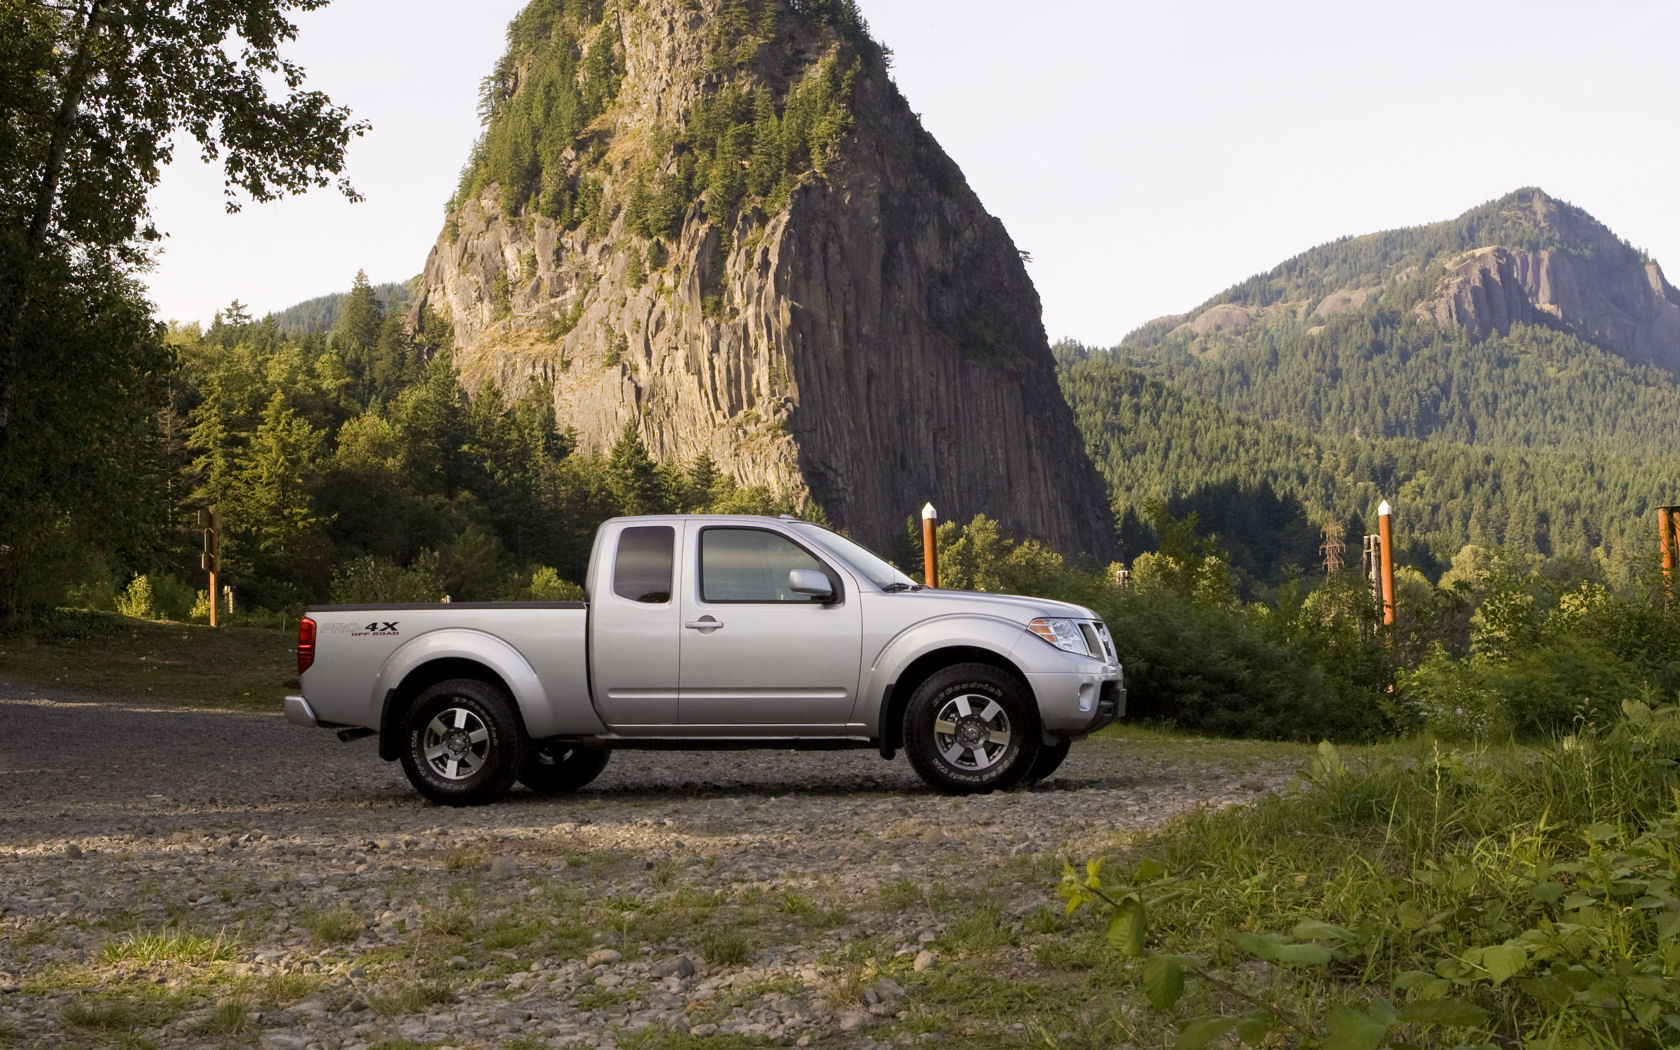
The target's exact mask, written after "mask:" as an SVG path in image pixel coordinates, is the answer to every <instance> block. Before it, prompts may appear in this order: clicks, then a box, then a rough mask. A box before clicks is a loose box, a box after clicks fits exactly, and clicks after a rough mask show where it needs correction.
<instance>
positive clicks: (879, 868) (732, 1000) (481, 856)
mask: <svg viewBox="0 0 1680 1050" xmlns="http://www.w3.org/2000/svg"><path fill="white" fill-rule="evenodd" d="M1175 751H1176V752H1177V753H1179V754H1180V755H1182V754H1183V753H1184V751H1183V749H1175ZM1288 774H1289V771H1288V770H1285V769H1272V768H1266V769H1259V770H1256V769H1253V768H1243V769H1230V768H1226V767H1224V766H1223V765H1221V764H1220V763H1218V762H1214V761H1195V760H1191V759H1186V758H1182V757H1179V758H1176V759H1166V758H1161V757H1158V756H1154V755H1151V754H1150V753H1149V752H1148V751H1146V750H1145V749H1144V748H1143V747H1141V746H1139V745H1136V744H1132V743H1128V742H1125V741H1114V740H1102V741H1089V742H1083V743H1080V744H1075V745H1074V748H1073V752H1072V754H1071V755H1070V757H1069V758H1068V760H1067V762H1066V763H1065V765H1064V766H1063V767H1062V769H1061V770H1060V771H1059V772H1058V773H1057V774H1056V775H1055V776H1053V777H1052V778H1051V779H1050V780H1049V781H1048V782H1047V783H1046V784H1044V785H1042V786H1040V787H1038V788H1035V789H1033V790H1030V791H1014V792H1008V793H1003V794H994V795H981V796H970V797H965V798H946V797H942V796H939V795H935V794H933V793H931V792H929V791H928V790H927V789H926V788H925V787H924V786H923V785H922V783H921V782H920V780H918V779H917V778H916V776H915V774H914V773H913V772H912V771H911V770H910V768H909V765H908V763H907V762H906V761H905V760H904V759H903V758H902V756H901V757H899V758H898V759H896V760H895V761H892V762H884V761H882V760H881V758H880V756H879V755H878V754H876V753H874V752H871V751H839V752H806V753H798V752H785V751H744V752H658V751H624V752H619V753H617V754H615V755H614V757H613V760H612V762H611V763H610V764H609V765H608V767H607V769H606V771H605V772H604V773H603V774H602V775H601V777H600V778H599V779H598V780H597V781H596V782H595V783H594V784H591V785H590V786H589V787H588V788H587V789H585V790H584V791H582V792H579V793H578V794H576V795H571V796H563V797H558V798H542V797H537V796H533V795H530V794H527V793H523V792H522V791H521V792H518V793H516V794H515V795H513V796H512V797H511V798H509V799H508V800H507V801H505V802H503V803H500V804H497V805H493V806H485V807H479V808H475V809H467V810H452V809H446V808H441V807H437V806H434V805H431V804H429V803H427V802H425V801H424V800H422V799H421V798H420V797H419V796H418V795H417V794H415V793H414V792H413V790H412V789H411V788H410V787H409V785H408V783H407V781H406V780H405V779H404V778H403V776H402V772H401V770H400V768H399V767H398V766H397V765H396V764H395V763H386V762H381V761H380V760H379V759H378V757H377V755H376V753H375V745H374V743H373V741H371V740H361V741H356V742H353V743H350V744H341V743H339V742H338V740H337V739H336V738H335V737H334V736H333V734H331V733H327V732H322V731H319V730H307V729H302V728H299V727H296V726H292V725H289V724H288V723H286V722H285V721H284V720H283V719H282V718H280V717H279V716H278V715H252V714H234V713H227V712H217V711H201V710H183V709H180V708H168V707H151V706H142V705H136V704H131V703H124V702H117V701H111V700H103V699H99V698H90V697H79V696H69V695H62V694H49V693H46V692H43V691H41V690H39V689H35V688H32V687H25V686H20V685H17V684H15V683H6V682H0V875H3V877H0V1046H5V1045H7V1044H8V1043H12V1044H16V1045H20V1046H22V1045H27V1046H42V1047H71V1046H89V1045H101V1044H107V1043H110V1042H112V1041H124V1042H126V1043H133V1042H134V1041H135V1040H142V1041H150V1042H152V1043H155V1044H156V1045H157V1046H158V1047H187V1046H195V1047H196V1046H204V1045H220V1044H223V1043H226V1044H229V1045H232V1044H234V1043H244V1044H246V1045H249V1044H251V1043H252V1042H254V1043H255V1044H256V1045H257V1046H259V1047H260V1048H269V1050H311V1048H321V1050H326V1048H341V1047H342V1048H356V1050H362V1048H368V1047H373V1046H376V1045H378V1044H380V1043H382V1042H388V1041H391V1040H409V1041H411V1042H412V1043H415V1044H421V1045H438V1046H454V1047H480V1046H484V1047H490V1046H500V1045H506V1044H507V1043H508V1042H509V1041H510V1040H515V1039H520V1040H523V1043H521V1044H519V1045H525V1046H529V1047H543V1046H551V1047H561V1046H572V1045H576V1046H588V1047H603V1048H610V1047H617V1046H620V1045H623V1043H624V1041H625V1040H626V1039H628V1036H627V1035H626V1033H634V1032H638V1031H640V1030H642V1029H649V1028H653V1029H668V1030H671V1031H672V1032H675V1033H678V1034H681V1033H686V1034H687V1035H689V1036H691V1037H696V1038H703V1037H705V1036H707V1035H712V1034H728V1033H734V1034H736V1035H739V1036H743V1037H747V1038H749V1039H758V1040H762V1041H764V1042H770V1043H777V1044H782V1045H796V1046H808V1045H812V1044H814V1043H815V1044H821V1045H823V1046H836V1047H847V1048H860V1050H861V1048H866V1047H872V1046H876V1045H882V1044H887V1043H892V1042H896V1041H906V1040H909V1039H910V1036H909V1035H908V1034H906V1033H903V1032H898V1031H897V1030H895V1029H894V1027H893V1025H894V1021H895V1020H902V1019H904V1018H905V1017H907V1016H909V1015H910V1012H911V1011H913V1010H914V1008H915V1003H914V998H915V997H914V994H913V993H912V992H907V991H906V989H905V987H904V985H903V984H902V983H900V982H901V981H904V982H907V983H910V984H912V985H913V984H914V982H913V981H910V980H909V978H910V975H912V974H914V975H922V974H924V973H925V972H926V971H928V970H934V969H937V968H938V967H939V966H941V965H942V964H943V963H942V960H941V958H940V953H941V948H942V943H941V938H942V936H943V934H944V933H945V930H944V929H943V924H944V921H945V918H944V916H943V915H942V914H941V910H940V909H939V908H937V907H935V906H934V905H933V904H932V903H922V904H918V903H917V901H916V900H915V899H914V898H915V897H916V894H917V893H918V892H921V893H925V894H928V895H929V900H930V901H931V899H932V898H931V895H932V894H933V892H934V890H938V891H939V892H940V893H943V894H946V895H947V896H950V895H952V894H955V895H958V896H961V895H962V894H964V893H966V892H969V891H973V892H974V893H975V894H977V895H984V894H991V895H992V896H991V897H988V898H987V899H997V898H999V897H1001V899H1002V900H1004V901H1005V903H1006V905H1007V907H1008V908H1009V914H1011V915H1012V916H1014V917H1016V918H1017V919H1018V918H1020V917H1023V916H1026V915H1028V914H1030V913H1031V912H1033V911H1035V910H1038V909H1041V908H1046V907H1051V908H1053V907H1055V906H1056V905H1057V904H1058V903H1059V902H1058V901H1057V900H1056V899H1055V897H1054V876H1053V874H1051V871H1052V867H1051V865H1052V863H1054V862H1055V861H1056V858H1064V857H1065V858H1068V859H1072V860H1075V861H1076V862H1077V861H1079V860H1082V859H1083V858H1084V857H1086V856H1090V855H1093V854H1096V853H1099V852H1102V851H1104V850H1105V849H1111V848H1112V846H1113V844H1114V842H1115V841H1116V838H1117V837H1119V836H1122V835H1124V834H1126V833H1128V832H1131V831H1134V830H1136V829H1139V828H1143V827H1148V826H1150V825H1153V824H1157V823H1159V822H1161V821H1163V820H1165V819H1167V818H1168V817H1170V816H1172V815H1174V814H1176V813H1180V812H1183V811H1185V810H1187V809H1190V808H1193V807H1196V806H1199V805H1204V804H1212V805H1224V804H1230V803H1237V802H1242V801H1246V800H1251V799H1253V798H1254V797H1255V795H1256V793H1257V792H1260V791H1265V790H1271V789H1275V788H1278V787H1280V786H1282V785H1283V784H1284V783H1285V782H1286V781H1287V779H1288ZM884 888H888V889H891V888H897V889H898V891H899V892H898V894H897V897H896V898H894V899H892V900H887V897H888V894H886V893H885V892H884ZM906 888H908V893H906V892H904V891H905V889H906ZM603 901H606V902H615V901H616V902H620V903H615V904H613V905H612V906H613V907H618V908H620V909H621V912H618V913H613V912H612V911H611V909H610V908H606V907H604V906H602V905H601V904H600V902H603ZM696 901H700V902H701V903H700V904H699V905H696V903H695V902H696ZM707 901H709V902H710V903H709V904H707V903H706V902H707ZM812 912H815V913H816V916H817V917H815V918H813V917H812V916H811V913H812ZM463 914H464V915H465V918H464V919H461V918H457V919H453V920H452V919H451V918H450V916H460V915H463ZM604 914H621V915H622V916H624V917H625V918H624V921H623V922H621V923H620V922H610V921H604V920H603V919H602V918H601V917H602V916H603V915H604ZM323 915H328V916H334V915H336V916H338V917H340V919H341V920H342V921H347V922H348V923H349V924H350V928H349V929H348V930H346V931H340V932H338V933H336V934H333V933H329V934H327V935H325V936H323V934H322V933H321V930H322V929H323V927H322V926H321V924H320V919H321V916H323ZM823 916H830V917H829V918H824V917H823ZM650 917H651V918H650ZM661 918H662V920H663V921H662V924H661V922H659V921H653V920H658V919H661ZM591 920H593V921H594V923H595V924H596V925H595V926H588V927H587V928H584V929H583V930H582V931H581V934H579V933H578V930H577V924H578V923H580V922H583V923H588V922H589V921H591ZM726 920H727V921H726ZM521 923H525V924H526V925H525V926H524V927H521V926H520V924H521ZM522 929H523V930H524V931H525V932H523V933H521V932H520V931H521V930H522ZM720 929H722V930H724V931H726V932H727V931H733V940H730V939H729V937H724V938H723V939H722V940H721V941H720V939H719V934H718V930H720ZM494 931H501V932H500V933H495V935H494V936H493V932H494ZM509 931H511V932H509ZM532 931H535V932H532ZM566 931H571V933H570V934H568V933H567V932H566ZM187 934H194V935H197V937H198V939H197V940H194V941H190V942H189V941H188V940H186V939H185V938H186V935H187ZM498 936H499V937H500V939H499V940H498V939H496V937H498ZM568 936H570V937H572V939H571V940H568V939H567V938H568ZM577 936H581V937H583V939H584V941H583V943H581V944H578V943H575V941H576V939H577ZM148 938H149V940H148ZM172 938H173V940H171V939H172ZM160 941H162V942H164V943H163V946H162V947H161V948H157V947H156V945H157V943H158V942H160ZM865 943H866V944H868V945H871V946H874V950H876V951H877V952H878V953H879V954H881V955H883V956H884V957H885V961H879V960H869V962H870V964H871V965H868V966H863V965H860V963H859V961H858V960H856V959H855V958H854V956H855V954H856V952H855V950H854V949H855V946H856V945H859V944H865ZM148 945H153V946H154V950H152V951H150V952H148V950H147V946H148ZM193 953H197V954H193ZM708 956H709V957H710V958H708ZM888 970H890V971H891V972H892V974H894V975H897V976H898V978H899V980H894V977H892V976H882V974H884V973H885V972H886V971H888ZM148 985H149V986H151V987H152V989H154V990H155V994H153V995H151V996H150V998H148V996H147V995H146V994H144V993H145V992H146V989H147V986H148ZM154 1001H155V1002H156V1003H161V1004H162V1005H161V1006H157V1007H155V1008H153V1009H152V1011H151V1012H147V1009H146V1008H144V1007H145V1004H146V1003H148V1002H154ZM113 1003H115V1004H119V1006H120V1004H128V1007H123V1008H121V1009H119V1008H118V1007H114V1006H112V1005H111V1004H113ZM136 1003H139V1004H141V1006H140V1007H134V1004H136ZM130 1007H132V1009H130V1012H129V1013H126V1014H125V1013H123V1012H122V1009H128V1008H130ZM630 1041H631V1042H634V1040H633V1039H631V1040H630Z"/></svg>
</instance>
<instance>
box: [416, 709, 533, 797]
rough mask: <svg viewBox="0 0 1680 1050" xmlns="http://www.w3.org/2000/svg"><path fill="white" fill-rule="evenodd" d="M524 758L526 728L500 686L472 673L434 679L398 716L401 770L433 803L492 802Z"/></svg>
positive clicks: (505, 790)
mask: <svg viewBox="0 0 1680 1050" xmlns="http://www.w3.org/2000/svg"><path fill="white" fill-rule="evenodd" d="M524 762H525V729H524V727H523V726H522V725H521V724H520V721H519V715H518V713H517V712H516V711H515V709H514V706H513V700H512V699H511V698H510V697H509V696H508V695H507V693H506V692H505V691H503V690H502V688H501V687H500V686H496V685H492V684H490V683H489V682H485V681H481V680H480V679H477V678H451V679H449V680H447V681H443V682H438V683H437V684H436V685H433V686H430V687H429V688H427V689H426V690H425V691H424V692H422V693H421V694H420V695H419V696H418V697H416V698H415V701H414V703H413V704H411V705H409V708H408V711H407V713H406V714H405V715H404V716H403V746H402V766H403V772H404V773H406V774H408V780H409V783H411V784H413V785H414V787H415V789H416V790H417V791H419V792H420V793H421V794H422V795H425V796H426V797H427V798H429V799H431V800H432V801H433V802H439V803H442V804H443V805H446V806H477V805H481V804H483V803H485V802H494V801H496V800H497V799H499V798H501V797H502V796H503V795H505V794H507V790H508V788H509V787H510V786H512V784H513V779H514V777H515V776H516V775H517V774H518V773H519V771H520V769H521V768H522V767H523V766H524Z"/></svg>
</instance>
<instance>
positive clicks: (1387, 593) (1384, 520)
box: [1377, 500, 1394, 627]
mask: <svg viewBox="0 0 1680 1050" xmlns="http://www.w3.org/2000/svg"><path fill="white" fill-rule="evenodd" d="M1393 515H1394V508H1393V507H1391V506H1389V504H1388V500H1383V501H1382V504H1381V505H1380V506H1379V507H1377V536H1378V537H1379V538H1378V541H1377V542H1378V545H1379V546H1380V547H1382V551H1381V558H1382V622H1383V625H1384V626H1385V627H1387V626H1392V625H1393V624H1394V526H1393V525H1392V524H1391V522H1390V519H1391V518H1392V517H1393Z"/></svg>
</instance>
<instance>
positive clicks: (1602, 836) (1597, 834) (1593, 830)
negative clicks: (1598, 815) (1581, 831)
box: [1586, 821, 1622, 842]
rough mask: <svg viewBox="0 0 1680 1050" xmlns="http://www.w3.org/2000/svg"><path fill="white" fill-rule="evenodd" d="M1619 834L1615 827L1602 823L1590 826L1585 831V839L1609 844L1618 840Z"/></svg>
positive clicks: (1619, 831)
mask: <svg viewBox="0 0 1680 1050" xmlns="http://www.w3.org/2000/svg"><path fill="white" fill-rule="evenodd" d="M1621 834H1622V832H1621V829H1620V828H1618V827H1616V825H1614V824H1606V823H1603V822H1602V821H1600V822H1599V823H1597V824H1593V825H1591V826H1590V827H1588V828H1587V831H1586V835H1587V838H1588V839H1589V840H1590V841H1592V842H1610V841H1613V840H1614V839H1617V838H1620V837H1621Z"/></svg>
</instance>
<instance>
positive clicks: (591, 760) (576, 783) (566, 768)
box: [519, 740, 612, 795]
mask: <svg viewBox="0 0 1680 1050" xmlns="http://www.w3.org/2000/svg"><path fill="white" fill-rule="evenodd" d="M611 757H612V752H611V751H608V750H606V749H604V748H599V747H579V746H578V745H576V744H563V743H558V742H556V741H552V740H533V741H531V742H530V743H529V744H527V745H526V747H525V765H524V766H523V767H521V769H520V770H519V782H520V783H521V784H524V785H525V786H526V787H528V788H530V789H531V790H532V791H535V792H536V793H537V794H539V795H564V794H566V793H567V792H571V791H576V790H577V789H578V788H580V787H583V786H584V785H585V784H587V783H589V782H590V781H591V780H594V779H595V778H596V777H598V776H600V775H601V770H603V769H605V768H607V759H609V758H611Z"/></svg>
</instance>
